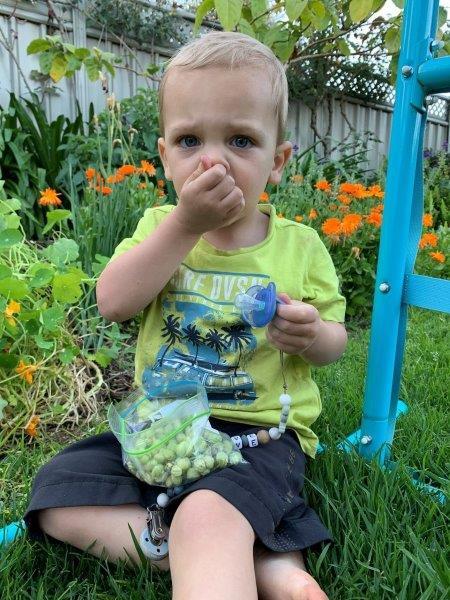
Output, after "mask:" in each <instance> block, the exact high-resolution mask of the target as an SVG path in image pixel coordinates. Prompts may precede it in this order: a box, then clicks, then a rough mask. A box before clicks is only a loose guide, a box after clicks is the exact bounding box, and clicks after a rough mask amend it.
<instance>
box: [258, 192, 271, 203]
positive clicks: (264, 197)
mask: <svg viewBox="0 0 450 600" xmlns="http://www.w3.org/2000/svg"><path fill="white" fill-rule="evenodd" d="M259 199H260V201H261V202H269V194H268V193H267V192H263V193H262V194H261V196H260V197H259Z"/></svg>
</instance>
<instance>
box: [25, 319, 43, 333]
mask: <svg viewBox="0 0 450 600" xmlns="http://www.w3.org/2000/svg"><path fill="white" fill-rule="evenodd" d="M24 327H25V330H26V331H27V333H28V334H29V335H38V333H39V331H40V329H41V325H40V323H39V321H37V320H36V319H30V320H29V321H26V322H25V323H24Z"/></svg>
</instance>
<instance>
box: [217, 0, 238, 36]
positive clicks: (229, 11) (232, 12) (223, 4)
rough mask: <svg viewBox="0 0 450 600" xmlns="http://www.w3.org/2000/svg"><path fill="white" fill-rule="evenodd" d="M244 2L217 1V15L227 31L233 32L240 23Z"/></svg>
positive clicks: (232, 0)
mask: <svg viewBox="0 0 450 600" xmlns="http://www.w3.org/2000/svg"><path fill="white" fill-rule="evenodd" d="M243 1H244V0H215V2H214V5H215V8H216V12H217V15H218V17H219V19H220V22H221V24H222V25H223V28H224V29H225V31H231V30H232V29H233V28H234V27H235V26H236V25H237V24H238V22H239V19H240V18H241V12H242V4H243Z"/></svg>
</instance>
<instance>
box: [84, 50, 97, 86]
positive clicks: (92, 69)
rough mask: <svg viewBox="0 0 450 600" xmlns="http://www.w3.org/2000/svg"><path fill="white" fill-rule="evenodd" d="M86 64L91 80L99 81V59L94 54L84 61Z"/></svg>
mask: <svg viewBox="0 0 450 600" xmlns="http://www.w3.org/2000/svg"><path fill="white" fill-rule="evenodd" d="M84 66H85V67H86V73H87V75H88V77H89V81H97V80H98V79H99V78H100V77H99V70H100V69H99V64H98V61H97V60H96V59H95V58H93V57H92V56H91V57H89V58H86V60H85V61H84Z"/></svg>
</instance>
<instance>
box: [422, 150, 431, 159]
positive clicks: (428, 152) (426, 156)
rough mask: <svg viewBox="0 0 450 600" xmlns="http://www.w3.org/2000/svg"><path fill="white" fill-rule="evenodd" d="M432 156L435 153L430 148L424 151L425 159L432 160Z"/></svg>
mask: <svg viewBox="0 0 450 600" xmlns="http://www.w3.org/2000/svg"><path fill="white" fill-rule="evenodd" d="M432 156H433V151H432V150H430V149H429V148H425V150H424V151H423V157H424V158H431V157H432Z"/></svg>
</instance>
